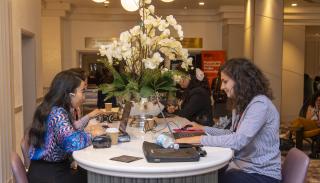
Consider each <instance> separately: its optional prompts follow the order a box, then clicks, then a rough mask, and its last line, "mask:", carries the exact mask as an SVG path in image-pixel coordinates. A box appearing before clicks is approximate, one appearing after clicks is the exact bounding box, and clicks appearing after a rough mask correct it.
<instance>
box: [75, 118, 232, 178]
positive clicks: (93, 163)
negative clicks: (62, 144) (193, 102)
mask: <svg viewBox="0 0 320 183" xmlns="http://www.w3.org/2000/svg"><path fill="white" fill-rule="evenodd" d="M169 120H171V121H174V122H175V123H177V124H178V125H180V126H181V124H183V123H184V119H183V118H179V117H175V118H173V119H169ZM162 122H163V121H161V120H158V124H159V125H158V126H157V128H156V129H159V130H160V129H163V128H164V127H165V124H164V123H162ZM112 125H115V124H112ZM127 131H128V133H129V134H130V136H131V138H132V139H131V142H126V143H121V144H117V145H113V146H112V147H111V148H105V149H94V148H93V147H92V146H89V147H87V148H85V149H82V150H80V151H76V152H74V153H73V157H74V159H75V160H76V161H77V163H78V164H79V165H80V166H81V167H82V168H84V169H86V170H88V182H89V183H93V182H95V183H106V182H108V183H109V182H110V183H121V182H125V183H136V182H139V183H140V182H141V183H152V182H155V183H160V182H161V183H162V182H163V183H165V182H167V183H169V182H170V183H171V182H177V183H183V182H201V183H205V182H208V183H209V182H210V183H214V182H218V180H217V179H218V178H217V170H218V169H220V168H222V167H223V166H225V165H226V164H228V162H229V161H230V160H231V158H232V156H233V151H232V150H231V149H228V148H219V147H204V149H205V150H206V151H207V156H206V157H201V158H200V161H198V162H182V163H181V162H180V163H148V162H147V160H146V159H145V158H144V154H143V151H142V143H143V141H144V140H145V141H150V142H154V141H155V138H156V137H157V135H159V134H160V133H161V132H163V131H159V132H147V133H144V132H142V131H140V130H139V129H138V128H133V127H128V128H127ZM121 155H129V156H136V157H141V158H142V159H140V160H137V161H134V162H131V163H123V162H118V161H113V160H110V158H113V157H116V156H121Z"/></svg>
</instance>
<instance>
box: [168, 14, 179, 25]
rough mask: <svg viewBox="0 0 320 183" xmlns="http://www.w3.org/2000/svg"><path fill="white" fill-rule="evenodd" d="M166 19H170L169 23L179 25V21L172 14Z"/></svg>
mask: <svg viewBox="0 0 320 183" xmlns="http://www.w3.org/2000/svg"><path fill="white" fill-rule="evenodd" d="M166 19H167V21H168V23H169V24H170V25H172V26H175V25H177V21H176V19H175V18H174V17H173V16H172V15H169V16H167V18H166Z"/></svg>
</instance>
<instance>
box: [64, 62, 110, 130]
mask: <svg viewBox="0 0 320 183" xmlns="http://www.w3.org/2000/svg"><path fill="white" fill-rule="evenodd" d="M66 72H71V73H73V74H75V75H77V77H79V78H81V79H82V80H83V81H84V89H85V90H86V89H87V87H88V74H87V73H86V72H85V71H84V70H83V69H81V68H71V69H68V70H66ZM83 102H84V98H83V101H81V103H83ZM80 107H81V105H79V106H78V107H77V108H72V109H71V110H72V117H73V126H74V128H76V129H84V128H85V127H86V126H87V124H88V123H89V119H90V118H92V117H93V116H98V115H101V114H103V113H104V112H103V111H102V110H99V109H94V110H93V111H91V112H90V113H88V114H87V115H84V116H83V117H82V115H81V109H80Z"/></svg>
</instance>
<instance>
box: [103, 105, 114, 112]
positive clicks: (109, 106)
mask: <svg viewBox="0 0 320 183" xmlns="http://www.w3.org/2000/svg"><path fill="white" fill-rule="evenodd" d="M104 107H105V109H106V111H107V112H110V111H111V109H112V103H104Z"/></svg>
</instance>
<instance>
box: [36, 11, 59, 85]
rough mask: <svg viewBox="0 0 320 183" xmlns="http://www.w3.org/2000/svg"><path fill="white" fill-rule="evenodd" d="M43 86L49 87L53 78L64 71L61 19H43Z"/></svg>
mask: <svg viewBox="0 0 320 183" xmlns="http://www.w3.org/2000/svg"><path fill="white" fill-rule="evenodd" d="M41 23H42V31H41V36H42V37H41V38H42V39H41V41H42V63H43V84H44V86H45V87H49V86H50V83H51V81H52V79H53V77H54V76H55V75H56V74H57V73H58V72H59V71H61V69H62V63H61V62H62V61H61V59H62V54H63V53H62V50H63V49H62V33H61V30H62V28H61V20H60V17H42V18H41Z"/></svg>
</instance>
